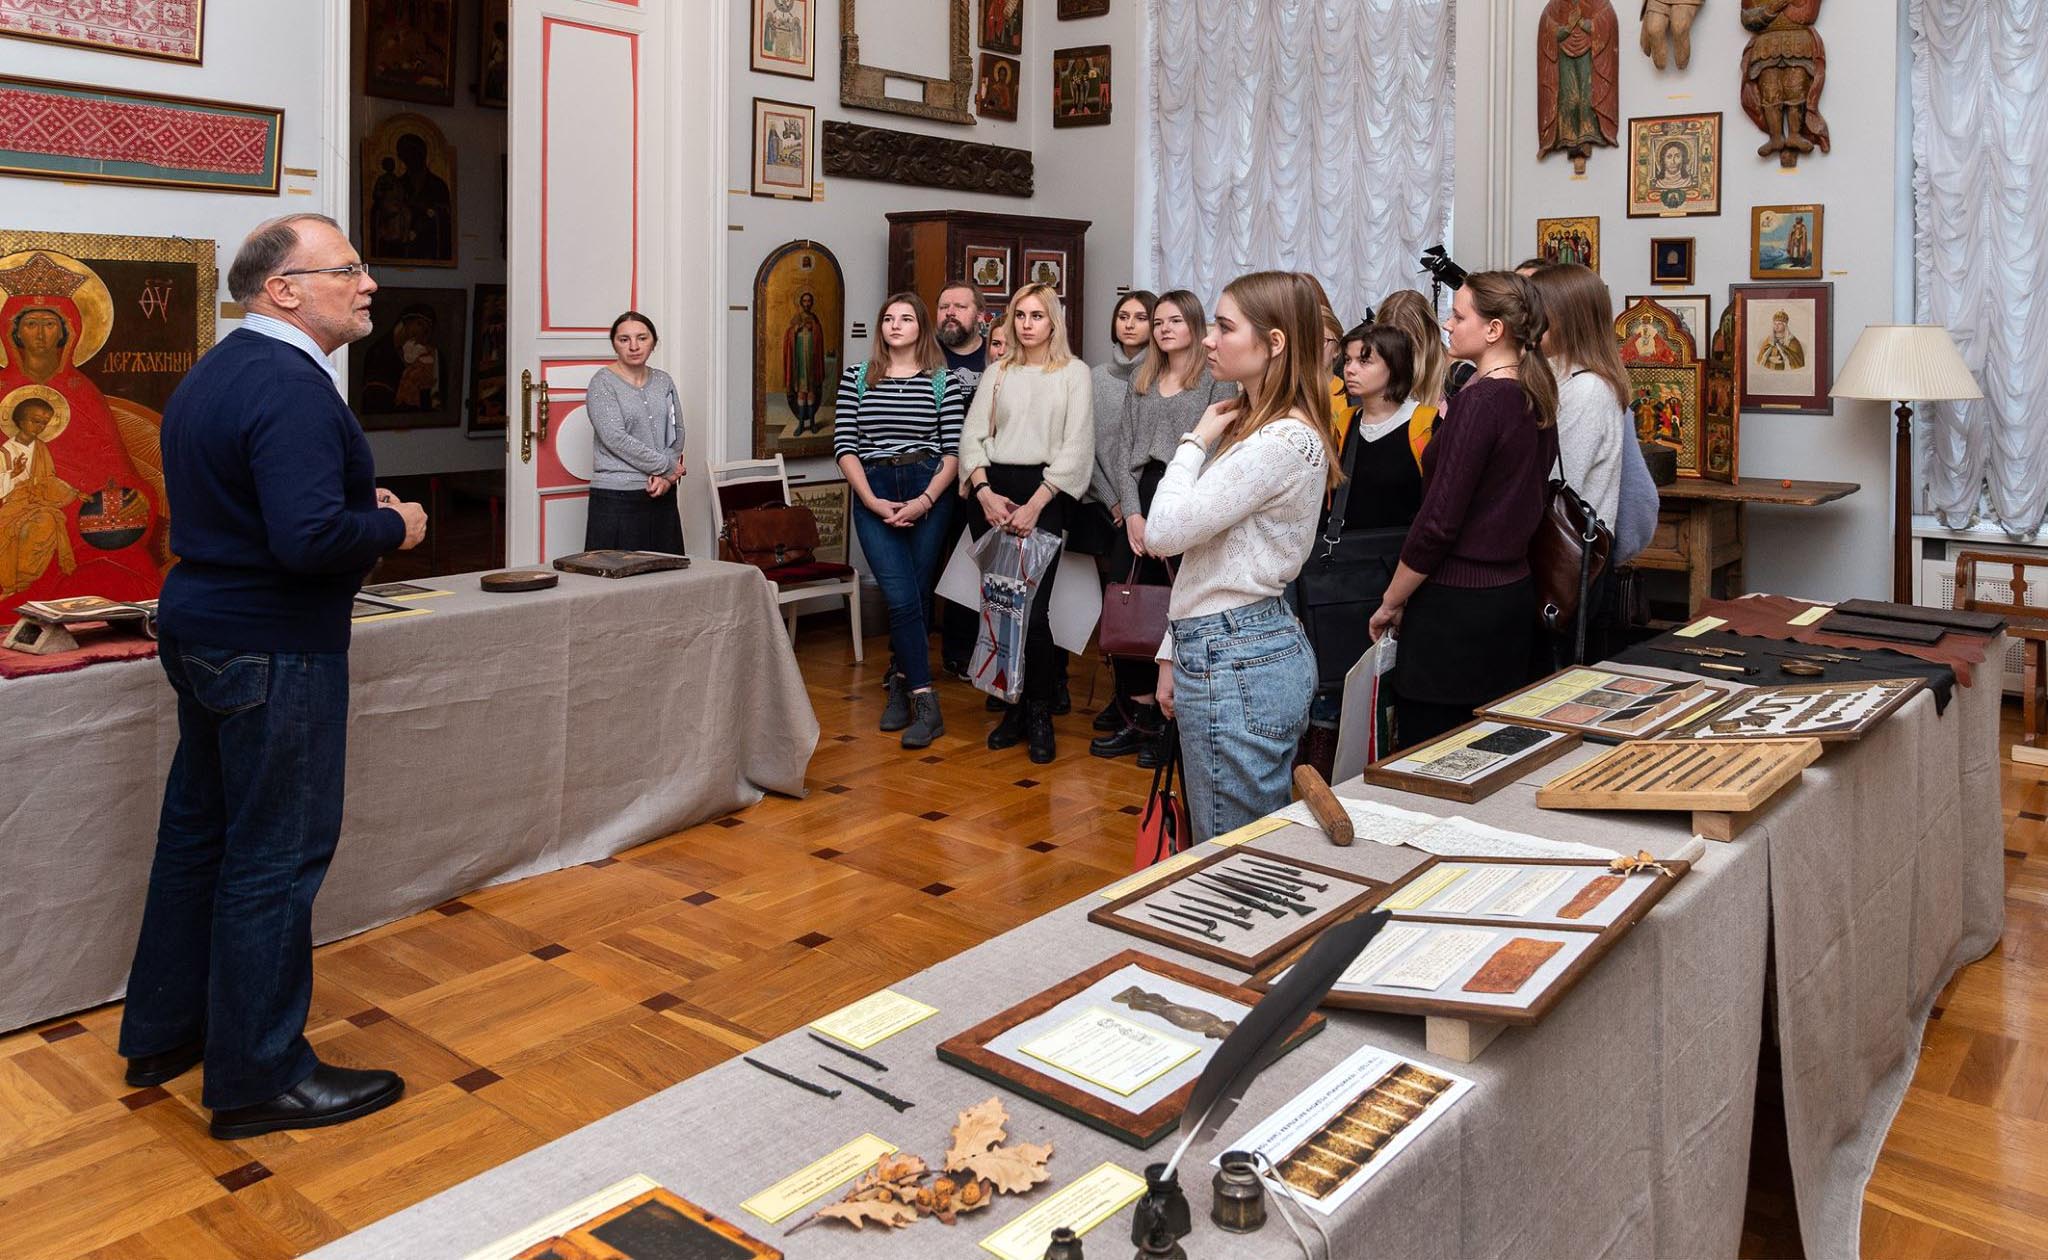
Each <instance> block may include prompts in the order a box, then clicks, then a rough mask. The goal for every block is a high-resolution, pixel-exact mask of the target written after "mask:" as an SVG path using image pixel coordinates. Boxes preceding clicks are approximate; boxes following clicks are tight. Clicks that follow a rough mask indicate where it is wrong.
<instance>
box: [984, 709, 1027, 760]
mask: <svg viewBox="0 0 2048 1260" xmlns="http://www.w3.org/2000/svg"><path fill="white" fill-rule="evenodd" d="M1023 742H1024V704H1023V702H1022V701H1019V702H1018V703H1016V704H1013V705H1011V706H1010V711H1009V712H1008V713H1005V714H1003V720H1002V721H1001V722H998V723H996V729H994V730H992V731H990V732H989V733H988V746H989V748H990V750H992V751H999V750H1001V749H1004V748H1015V747H1016V746H1017V745H1019V744H1021V743H1023Z"/></svg>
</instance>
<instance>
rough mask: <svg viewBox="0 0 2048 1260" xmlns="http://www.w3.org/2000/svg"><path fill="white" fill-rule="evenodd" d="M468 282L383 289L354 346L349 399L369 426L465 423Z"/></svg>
mask: <svg viewBox="0 0 2048 1260" xmlns="http://www.w3.org/2000/svg"><path fill="white" fill-rule="evenodd" d="M468 306H469V293H468V291H467V290H464V289H400V288H396V287H391V288H383V289H379V290H377V292H376V293H374V294H372V295H371V297H370V335H369V336H367V337H365V338H363V339H362V340H361V341H360V342H358V343H356V347H355V349H353V350H351V351H350V352H349V356H348V371H349V391H348V392H349V402H350V403H351V404H352V405H353V406H354V408H355V412H356V415H357V417H358V418H359V419H361V421H362V424H363V427H364V428H365V429H372V430H375V429H437V428H454V427H455V426H456V425H459V424H461V423H462V364H463V359H462V335H463V332H464V329H465V326H466V324H467V323H468V320H467V319H466V318H465V316H466V315H467V314H468Z"/></svg>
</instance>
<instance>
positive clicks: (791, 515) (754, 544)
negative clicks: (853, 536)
mask: <svg viewBox="0 0 2048 1260" xmlns="http://www.w3.org/2000/svg"><path fill="white" fill-rule="evenodd" d="M817 550H818V518H817V517H815V516H813V515H811V509H809V508H807V507H792V506H791V505H789V504H787V503H771V504H768V505H767V506H765V507H751V508H742V509H741V510H740V511H737V512H734V513H733V514H732V515H731V516H728V517H726V518H725V532H724V533H723V534H721V535H720V536H719V551H720V553H721V554H720V557H719V558H720V559H723V560H731V561H735V562H737V563H739V564H751V565H753V566H754V567H755V568H758V569H779V568H781V567H782V566H784V565H789V564H809V563H810V562H811V560H812V558H813V556H814V555H815V554H816V552H817Z"/></svg>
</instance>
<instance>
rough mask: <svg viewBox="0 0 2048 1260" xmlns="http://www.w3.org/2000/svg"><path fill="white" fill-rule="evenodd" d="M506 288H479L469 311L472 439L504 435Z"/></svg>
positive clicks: (481, 285)
mask: <svg viewBox="0 0 2048 1260" xmlns="http://www.w3.org/2000/svg"><path fill="white" fill-rule="evenodd" d="M506 414H507V413H506V408H505V286H504V285H502V284H480V285H478V286H476V298H475V301H474V302H473V303H472V305H471V310H470V330H469V430H468V432H469V436H471V437H486V438H487V437H496V436H497V435H499V434H501V433H503V432H504V431H505V417H506Z"/></svg>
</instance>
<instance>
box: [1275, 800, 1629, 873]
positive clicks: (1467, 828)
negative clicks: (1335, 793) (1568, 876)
mask: <svg viewBox="0 0 2048 1260" xmlns="http://www.w3.org/2000/svg"><path fill="white" fill-rule="evenodd" d="M1337 800H1338V801H1339V803H1341V804H1342V805H1343V806H1344V812H1345V813H1346V814H1348V815H1350V816H1351V827H1352V830H1353V831H1355V832H1356V833H1357V834H1358V836H1359V837H1360V838H1362V839H1366V840H1371V841H1374V842H1375V843H1378V844H1385V845H1406V846H1408V847H1409V848H1411V849H1420V850H1422V851H1423V852H1424V853H1434V854H1435V855H1436V856H1438V857H1498V858H1601V859H1606V858H1612V857H1618V856H1620V855H1619V854H1618V853H1616V852H1615V850H1613V849H1603V848H1601V847H1600V846H1598V845H1593V844H1578V843H1576V842H1574V841H1570V840H1546V839H1544V838H1543V837H1541V836H1531V835H1524V834H1523V833H1521V832H1519V831H1503V830H1501V829H1500V828H1499V827H1491V826H1488V825H1487V824H1485V823H1479V822H1473V821H1472V820H1471V819H1469V818H1466V817H1463V816H1461V815H1452V816H1451V817H1449V818H1436V817H1432V816H1430V815H1428V814H1417V813H1413V812H1411V811H1409V810H1405V809H1396V808H1394V807H1393V806H1391V805H1382V804H1380V803H1379V802H1378V801H1365V800H1358V799H1356V798H1354V797H1348V796H1340V797H1338V798H1337ZM1279 817H1281V818H1285V819H1286V820H1287V821H1289V822H1297V823H1300V824H1302V825H1303V826H1305V827H1314V826H1315V825H1316V820H1315V815H1313V814H1311V813H1309V810H1308V805H1307V803H1306V802H1304V801H1296V802H1295V803H1294V804H1292V805H1289V806H1288V807H1287V808H1286V809H1283V810H1281V811H1280V813H1279Z"/></svg>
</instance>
